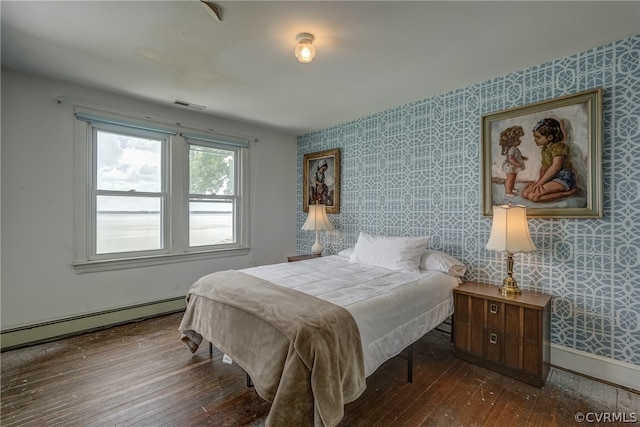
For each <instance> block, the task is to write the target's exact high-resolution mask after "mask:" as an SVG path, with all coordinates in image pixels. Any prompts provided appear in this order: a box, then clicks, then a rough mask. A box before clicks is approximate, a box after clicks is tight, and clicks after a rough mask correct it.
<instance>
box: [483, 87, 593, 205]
mask: <svg viewBox="0 0 640 427" xmlns="http://www.w3.org/2000/svg"><path fill="white" fill-rule="evenodd" d="M481 163H482V214H483V215H484V216H491V215H492V207H493V206H494V205H503V204H507V203H509V202H512V203H513V204H520V205H524V206H525V207H526V208H527V216H529V217H534V218H535V217H538V218H600V217H602V89H593V90H589V91H585V92H580V93H577V94H574V95H568V96H563V97H561V98H556V99H553V100H550V101H544V102H539V103H536V104H531V105H527V106H524V107H518V108H513V109H510V110H505V111H502V112H498V113H492V114H487V115H484V116H483V117H482V160H481Z"/></svg>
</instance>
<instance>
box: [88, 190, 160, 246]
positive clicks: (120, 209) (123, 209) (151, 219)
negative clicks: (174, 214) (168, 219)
mask: <svg viewBox="0 0 640 427" xmlns="http://www.w3.org/2000/svg"><path fill="white" fill-rule="evenodd" d="M161 203H162V200H161V198H160V197H115V196H98V197H97V200H96V211H97V212H96V253H97V254H106V253H114V252H132V251H149V250H157V249H162V213H161V209H160V208H161Z"/></svg>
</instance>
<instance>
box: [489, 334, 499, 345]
mask: <svg viewBox="0 0 640 427" xmlns="http://www.w3.org/2000/svg"><path fill="white" fill-rule="evenodd" d="M489 342H490V343H491V344H496V343H497V342H498V334H489Z"/></svg>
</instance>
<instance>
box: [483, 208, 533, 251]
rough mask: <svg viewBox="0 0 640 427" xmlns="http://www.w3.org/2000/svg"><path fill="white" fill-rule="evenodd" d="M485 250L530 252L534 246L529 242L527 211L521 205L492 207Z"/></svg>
mask: <svg viewBox="0 0 640 427" xmlns="http://www.w3.org/2000/svg"><path fill="white" fill-rule="evenodd" d="M487 249H489V250H493V251H500V252H511V253H516V252H531V251H535V250H536V245H535V244H534V243H533V240H531V234H529V225H528V224H527V209H526V208H525V207H524V206H522V205H513V206H512V205H502V206H494V207H493V225H492V226H491V234H490V235H489V241H488V242H487Z"/></svg>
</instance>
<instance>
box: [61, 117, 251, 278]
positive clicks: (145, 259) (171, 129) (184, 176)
mask: <svg viewBox="0 0 640 427" xmlns="http://www.w3.org/2000/svg"><path fill="white" fill-rule="evenodd" d="M74 112H75V116H76V117H75V119H74V261H73V262H72V265H73V267H74V268H75V270H76V273H89V272H97V271H107V270H119V269H125V268H135V267H145V266H152V265H160V264H167V263H174V262H186V261H196V260H202V259H212V258H220V257H229V256H242V255H247V254H248V253H249V247H250V241H249V237H250V235H249V230H250V227H249V225H250V224H249V220H250V218H249V215H248V212H249V202H250V198H249V187H248V183H249V178H248V174H249V150H250V144H249V142H248V140H246V139H244V140H243V139H239V138H235V137H228V138H227V137H225V136H221V135H218V134H214V133H211V132H209V131H202V130H197V129H192V128H185V127H183V126H180V125H175V124H174V125H173V126H171V125H168V124H167V123H164V122H155V121H151V120H146V119H141V118H132V117H126V116H120V115H117V114H115V113H105V112H103V111H100V112H93V111H91V110H89V111H87V109H84V108H82V109H80V108H75V109H74ZM172 123H175V122H172ZM97 129H100V130H106V131H108V132H113V133H122V134H124V135H133V136H142V137H150V136H153V139H159V138H164V142H163V156H162V157H163V160H162V163H163V165H162V167H163V168H164V173H163V176H162V180H163V183H162V185H163V189H162V190H163V192H162V193H163V194H164V201H163V202H162V203H163V210H164V215H163V217H162V218H161V222H162V223H164V225H163V226H162V231H161V233H162V237H161V238H162V239H164V248H163V249H160V250H145V251H132V252H119V253H107V254H96V253H95V252H96V242H95V239H96V229H95V223H96V215H97V210H96V200H97V199H96V195H97V189H96V184H97V183H96V182H95V179H96V174H95V173H94V172H95V168H96V167H97V164H96V160H97V156H96V155H95V153H94V151H95V146H96V141H95V135H97V133H96V132H97ZM183 130H184V131H185V132H184V133H183ZM188 131H196V132H198V134H197V135H195V134H188V133H187V132H188ZM94 133H95V135H94ZM159 135H162V136H161V137H160V136H159ZM187 135H188V136H187ZM192 135H195V136H192ZM225 139H228V140H229V142H226V141H225ZM189 140H193V141H194V142H191V143H195V144H197V145H203V146H215V148H221V149H224V150H232V151H234V152H235V156H236V162H235V164H234V172H235V177H234V179H235V180H236V182H235V184H236V188H237V190H236V195H235V196H234V197H236V199H235V200H236V209H235V210H236V212H235V215H234V218H233V222H234V225H233V227H234V233H236V239H235V242H234V243H231V244H222V245H208V246H193V247H191V246H189V224H188V220H189V201H190V194H189V190H190V189H189V146H190V145H189V144H190V142H188V141H189ZM115 193H117V192H114V194H115ZM123 193H126V192H123ZM138 194H144V193H138ZM154 194H155V193H154ZM223 198H225V199H228V198H229V196H223ZM161 215H162V214H161Z"/></svg>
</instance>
